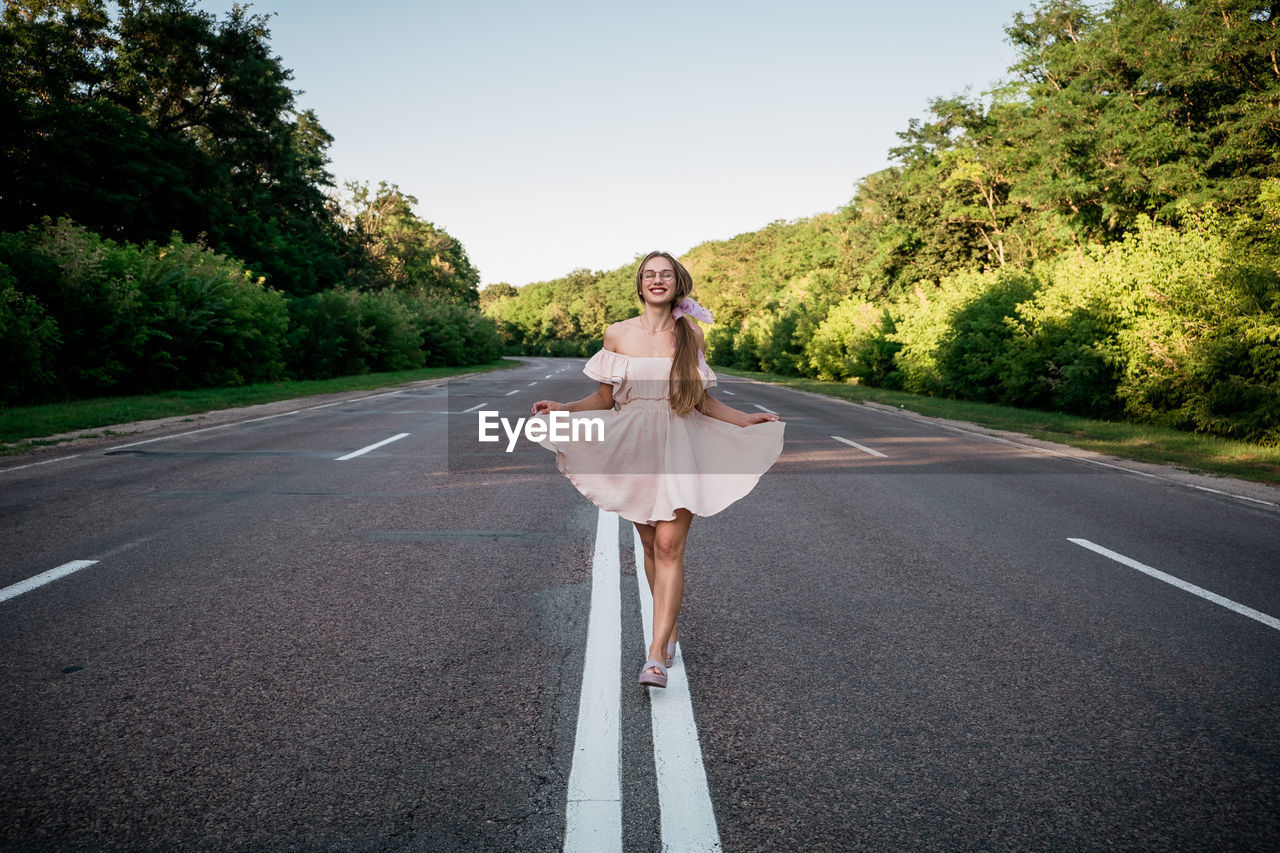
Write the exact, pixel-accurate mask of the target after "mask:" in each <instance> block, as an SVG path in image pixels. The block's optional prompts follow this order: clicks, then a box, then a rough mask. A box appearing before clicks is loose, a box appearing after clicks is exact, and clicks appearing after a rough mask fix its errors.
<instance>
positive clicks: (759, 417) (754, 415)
mask: <svg viewBox="0 0 1280 853" xmlns="http://www.w3.org/2000/svg"><path fill="white" fill-rule="evenodd" d="M780 420H782V418H780V417H778V416H777V415H771V414H769V413H768V412H751V413H749V414H747V416H746V421H747V422H746V423H744V424H743V426H755V425H756V424H763V423H768V422H769V421H780Z"/></svg>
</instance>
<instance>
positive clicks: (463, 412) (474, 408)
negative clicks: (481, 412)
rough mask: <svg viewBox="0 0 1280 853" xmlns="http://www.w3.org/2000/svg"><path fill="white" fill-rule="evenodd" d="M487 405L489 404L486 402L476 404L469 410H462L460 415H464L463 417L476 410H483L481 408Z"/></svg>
mask: <svg viewBox="0 0 1280 853" xmlns="http://www.w3.org/2000/svg"><path fill="white" fill-rule="evenodd" d="M487 405H489V403H488V402H487V401H486V402H484V403H476V404H475V405H474V406H472V407H471V408H469V409H463V410H462V414H464V415H465V414H466V413H467V412H474V411H475V410H476V409H483V408H484V407H485V406H487Z"/></svg>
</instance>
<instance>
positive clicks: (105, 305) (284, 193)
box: [0, 0, 501, 402]
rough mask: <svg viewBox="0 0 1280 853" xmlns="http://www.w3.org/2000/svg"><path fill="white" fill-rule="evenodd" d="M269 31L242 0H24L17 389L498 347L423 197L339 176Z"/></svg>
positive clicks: (16, 106) (197, 378)
mask: <svg viewBox="0 0 1280 853" xmlns="http://www.w3.org/2000/svg"><path fill="white" fill-rule="evenodd" d="M269 35H270V33H269V31H268V29H267V18H266V17H264V16H259V15H253V14H250V13H249V12H248V11H247V9H246V8H245V7H241V6H237V7H236V8H234V9H233V10H232V11H231V12H229V13H228V14H227V15H226V16H225V17H224V18H223V19H221V20H218V19H216V18H215V17H214V16H213V15H210V14H208V13H205V12H202V11H200V10H198V9H197V8H196V6H195V3H194V2H192V0H120V2H115V3H108V2H105V0H6V3H5V7H4V13H3V18H2V19H0V233H2V235H3V236H0V352H2V353H3V354H4V357H5V362H4V364H5V377H4V381H3V388H2V389H0V402H16V401H35V400H45V399H59V398H63V397H66V396H68V395H86V394H98V393H127V392H132V391H137V390H154V389H158V388H164V387H190V386H195V385H209V384H235V383H240V382H250V381H255V380H258V379H264V378H276V377H280V376H283V375H293V376H300V377H310V376H328V375H334V374H335V373H341V372H351V371H356V372H359V371H365V370H380V369H393V368H397V367H401V366H407V367H412V366H415V365H420V364H423V363H427V364H441V363H450V364H466V363H475V362H483V361H488V360H490V359H492V358H493V357H494V356H495V354H496V353H498V352H499V350H500V349H501V344H500V342H499V339H498V338H497V334H496V329H495V328H494V326H493V324H492V322H491V321H488V320H486V319H484V318H483V317H482V316H481V315H480V314H479V312H478V309H477V305H478V298H477V291H476V287H477V285H478V283H479V274H478V273H477V271H476V270H475V269H474V267H472V265H471V263H470V261H469V260H468V258H467V255H466V252H465V251H464V250H463V248H462V246H461V245H460V244H459V243H458V242H457V241H456V240H454V239H453V238H452V237H450V236H449V235H448V234H447V233H446V232H445V231H444V230H443V229H440V228H438V227H437V226H435V225H433V224H432V223H430V222H427V221H425V220H423V219H420V218H419V217H418V216H417V215H416V214H415V213H414V212H413V206H414V205H415V204H416V199H414V198H413V197H412V196H409V195H405V194H404V193H402V192H401V191H400V190H399V188H398V187H396V186H395V185H394V184H387V183H383V184H381V185H380V186H379V187H378V189H377V190H370V189H369V188H368V187H367V186H365V185H361V184H348V185H347V187H346V193H345V194H339V193H338V192H337V191H336V189H335V187H334V182H333V178H332V176H331V175H330V174H329V173H328V171H327V166H328V154H327V151H328V147H329V145H330V144H331V143H332V141H333V140H332V137H331V136H330V135H329V134H328V133H327V132H326V131H325V129H324V128H323V127H322V126H321V125H320V123H319V120H318V118H317V117H316V116H315V115H314V113H312V112H310V111H303V112H299V111H297V110H296V109H295V105H294V94H295V93H294V92H293V90H291V89H290V88H289V87H288V82H289V80H290V79H291V74H290V72H289V71H288V69H286V68H285V67H284V66H283V65H282V63H281V60H280V58H279V57H276V56H273V55H272V54H271V51H270V47H269V44H268V39H269Z"/></svg>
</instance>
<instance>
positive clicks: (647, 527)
mask: <svg viewBox="0 0 1280 853" xmlns="http://www.w3.org/2000/svg"><path fill="white" fill-rule="evenodd" d="M633 524H635V526H636V532H637V533H639V534H640V546H641V548H642V549H643V550H644V577H645V580H647V581H648V582H649V595H650V596H652V595H653V573H654V566H655V561H654V556H653V539H654V536H655V535H657V532H658V530H657V528H655V527H654V526H653V525H652V524H644V523H642V522H639V521H636V522H633ZM678 642H680V623H679V622H677V623H676V625H675V627H674V628H672V629H671V636H669V637H668V638H667V639H666V640H665V641H664V642H663V645H662V649H663V654H664V655H665V654H666V648H667V645H666V644H667V643H678Z"/></svg>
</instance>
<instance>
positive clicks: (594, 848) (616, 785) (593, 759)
mask: <svg viewBox="0 0 1280 853" xmlns="http://www.w3.org/2000/svg"><path fill="white" fill-rule="evenodd" d="M621 573H622V566H621V562H620V560H619V556H618V516H617V514H616V513H612V512H606V511H605V510H599V512H598V514H597V521H596V547H595V553H594V555H593V556H592V560H591V614H590V616H588V617H587V654H586V662H585V664H584V665H583V668H582V695H581V697H580V698H579V700H578V729H577V733H576V734H575V736H574V742H573V766H572V767H571V768H570V770H569V794H568V798H567V802H566V804H565V829H564V849H565V853H615V851H616V853H621V850H622V783H621V781H620V779H619V776H618V761H619V758H618V753H619V738H620V736H621V729H620V728H619V717H620V716H621V708H622V688H621V685H620V684H619V682H618V655H619V654H620V653H621V649H622V622H621V618H620V615H619V614H620V608H621V605H622V593H621V591H620V590H619V589H618V585H619V582H620V576H621Z"/></svg>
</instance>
